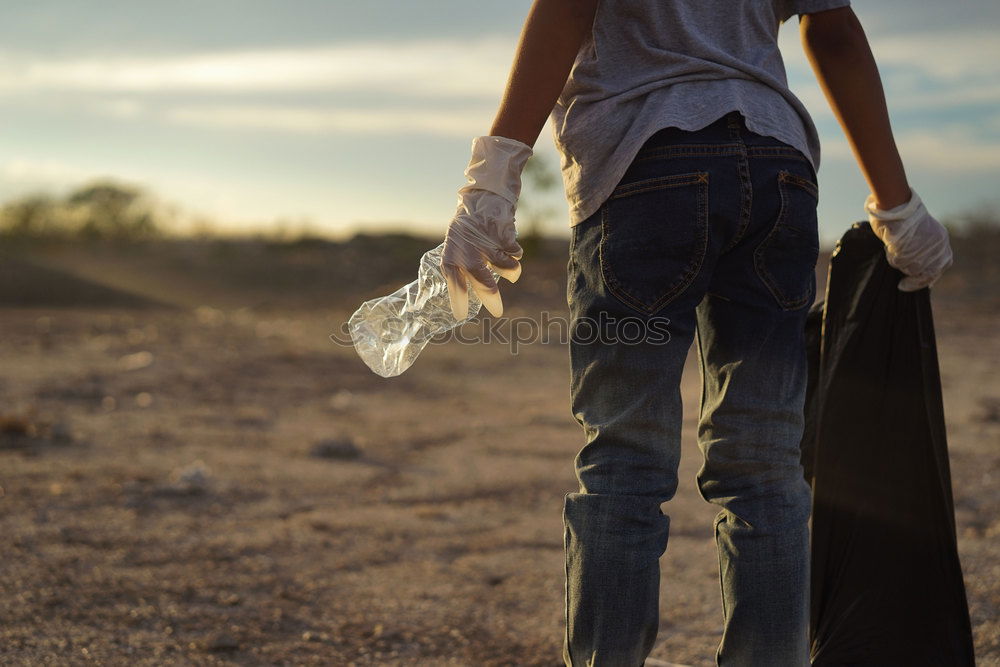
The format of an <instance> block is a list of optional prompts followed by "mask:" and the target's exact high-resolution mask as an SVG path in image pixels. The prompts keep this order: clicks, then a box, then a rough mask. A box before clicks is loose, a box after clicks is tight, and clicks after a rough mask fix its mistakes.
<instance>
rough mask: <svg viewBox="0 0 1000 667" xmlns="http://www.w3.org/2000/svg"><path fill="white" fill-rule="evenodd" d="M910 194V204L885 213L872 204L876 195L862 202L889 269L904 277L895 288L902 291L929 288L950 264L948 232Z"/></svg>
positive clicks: (921, 203)
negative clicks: (897, 270)
mask: <svg viewBox="0 0 1000 667" xmlns="http://www.w3.org/2000/svg"><path fill="white" fill-rule="evenodd" d="M910 195H911V197H910V201H908V202H906V203H905V204H900V205H899V206H896V207H894V208H891V209H889V210H887V211H883V210H882V209H880V208H878V207H877V206H876V205H875V195H872V194H869V195H868V197H867V198H866V199H865V211H866V212H867V213H868V222H869V223H870V224H871V227H872V231H874V232H875V234H876V235H878V237H879V238H880V239H882V242H883V243H885V256H886V259H887V260H888V261H889V266H892V267H893V268H896V269H899V270H900V271H902V272H903V273H905V274H906V277H905V278H903V279H902V280H900V281H899V285H898V287H899V289H900V290H902V291H904V292H914V291H916V290H918V289H921V288H923V287H930V286H931V285H933V284H934V283H935V282H936V281H937V279H938V278H940V277H941V274H942V273H943V272H944V270H945V269H947V268H948V267H949V266H951V265H952V253H951V243H949V241H948V230H947V229H945V227H944V225H942V224H941V223H940V222H938V221H937V220H936V219H935V218H934V217H933V216H932V215H931V214H930V213H929V212H928V211H927V207H925V206H924V203H923V202H922V201H921V200H920V197H919V196H918V195H917V193H916V191H915V190H914V189H913V188H912V187H911V188H910Z"/></svg>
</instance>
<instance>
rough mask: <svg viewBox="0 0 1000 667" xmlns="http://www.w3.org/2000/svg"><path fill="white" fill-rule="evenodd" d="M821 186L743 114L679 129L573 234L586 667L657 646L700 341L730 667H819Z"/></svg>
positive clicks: (573, 661)
mask: <svg viewBox="0 0 1000 667" xmlns="http://www.w3.org/2000/svg"><path fill="white" fill-rule="evenodd" d="M817 202H818V190H817V185H816V174H815V172H814V171H813V168H812V165H811V164H810V163H809V162H808V161H807V160H806V158H805V156H804V155H803V154H802V153H801V152H800V151H798V150H797V149H795V148H793V147H792V146H790V145H788V144H785V143H783V142H781V141H779V140H777V139H774V138H772V137H767V136H763V135H759V134H756V133H753V132H750V131H749V130H748V129H747V128H746V126H745V124H744V123H743V118H742V116H741V115H740V114H739V113H738V112H730V113H728V114H726V115H725V116H723V117H721V118H720V119H719V120H717V121H715V122H714V123H712V124H711V125H709V126H707V127H705V128H702V129H700V130H697V131H694V132H689V131H684V130H681V129H679V128H665V129H663V130H661V131H659V132H658V133H657V134H655V135H654V136H653V137H651V138H650V139H649V141H648V142H646V144H645V145H644V146H643V147H642V149H641V150H640V151H639V153H638V155H637V156H636V158H635V160H634V161H633V163H632V164H631V166H630V167H629V169H628V171H627V172H626V173H625V175H624V177H623V178H622V180H621V182H620V183H619V184H618V186H617V188H616V189H615V190H614V192H613V193H612V194H611V195H610V197H609V198H608V199H607V200H606V201H605V202H604V203H603V204H602V206H601V207H600V209H599V210H598V211H597V212H596V213H594V215H592V216H591V217H590V218H588V219H587V220H584V221H583V222H581V223H579V224H578V225H577V226H575V227H574V228H573V229H572V238H571V245H570V258H569V264H568V267H567V269H568V278H569V282H568V285H567V300H568V303H569V307H570V315H571V327H570V331H571V334H572V335H571V341H570V366H571V371H572V375H571V395H572V409H573V413H574V416H575V417H576V419H577V421H578V422H579V423H580V425H581V426H582V427H583V429H584V434H585V440H586V444H585V445H584V446H583V448H582V449H581V450H580V451H579V453H578V454H577V456H576V458H575V461H574V466H575V471H576V476H577V478H578V480H579V483H580V488H579V492H576V493H567V494H566V496H565V499H564V508H563V524H564V528H565V530H564V543H565V555H566V588H565V590H566V600H565V603H566V619H565V620H566V634H565V637H564V646H563V660H564V661H565V663H566V664H567V665H570V666H571V667H573V666H577V667H584V666H588V667H589V666H600V667H619V666H621V667H639V666H640V665H642V664H643V663H644V661H645V659H646V656H647V655H648V654H649V652H650V651H651V650H652V648H653V643H654V641H655V640H656V635H657V630H658V626H659V592H660V566H659V559H660V557H661V556H662V555H663V554H664V552H665V551H666V547H667V537H668V535H669V532H670V517H669V515H667V514H664V513H663V512H662V511H661V509H660V505H661V503H664V502H667V501H669V500H670V499H671V498H673V496H674V493H675V491H676V490H677V468H678V463H679V460H680V456H681V423H682V419H681V409H682V406H681V394H680V379H681V369H682V367H683V365H684V360H685V357H686V355H687V352H688V350H689V348H690V346H691V343H692V342H693V341H694V340H697V344H698V355H699V368H700V371H701V380H702V391H701V400H700V404H699V421H698V445H699V448H700V449H701V452H702V454H703V456H704V462H703V465H702V466H701V469H700V471H699V472H698V475H697V483H698V489H699V492H700V493H701V496H702V497H703V498H704V499H705V500H706V501H708V502H711V503H714V504H716V505H718V506H719V507H720V508H721V509H720V511H719V513H718V516H717V518H716V520H715V540H716V544H717V547H718V555H719V578H720V583H721V589H722V612H723V636H722V641H721V643H720V645H719V647H718V650H717V653H716V660H717V664H719V665H723V666H726V667H729V666H733V667H769V666H772V665H773V666H774V667H797V666H799V665H809V642H808V635H809V526H808V521H809V516H810V510H811V489H810V487H809V485H808V484H807V482H806V481H805V478H804V476H803V470H802V465H801V462H800V449H799V446H800V440H801V437H802V432H803V408H804V401H805V390H806V348H805V338H804V330H805V318H806V314H807V312H808V310H809V307H810V305H811V304H812V303H813V300H814V298H815V293H816V282H815V273H814V270H815V266H816V260H817V256H818V253H819V235H818V229H817V218H816V205H817Z"/></svg>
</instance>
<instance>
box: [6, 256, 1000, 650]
mask: <svg viewBox="0 0 1000 667" xmlns="http://www.w3.org/2000/svg"><path fill="white" fill-rule="evenodd" d="M109 252H111V251H101V252H97V251H95V252H94V253H90V254H89V255H87V254H86V253H75V254H73V255H72V258H70V255H69V254H68V253H61V254H60V253H54V254H50V255H48V260H47V261H49V265H50V266H51V264H52V262H55V261H56V260H55V259H53V258H61V259H60V260H59V261H61V262H62V264H63V266H64V268H66V269H67V271H69V270H70V269H71V270H72V274H70V273H67V274H66V275H72V276H73V278H74V280H77V279H78V280H79V281H83V280H84V279H91V280H94V281H99V279H100V278H102V277H103V282H104V283H109V284H113V285H114V289H115V290H120V289H123V288H124V287H127V286H129V285H132V286H133V287H135V290H134V291H136V292H138V293H140V294H143V295H145V296H147V297H149V296H151V295H153V294H154V293H155V294H156V295H157V296H158V297H161V299H160V300H161V301H162V302H165V303H167V304H169V306H170V307H154V306H153V305H152V304H150V303H148V302H144V301H143V299H142V298H139V299H137V300H135V302H134V303H133V302H129V301H128V299H126V300H125V301H124V302H123V301H121V300H120V299H118V300H117V302H116V299H115V298H111V296H109V295H110V294H111V293H110V292H109V293H108V294H104V293H100V290H98V293H95V294H96V296H95V295H94V294H91V296H90V297H88V298H87V299H81V300H83V301H88V305H86V306H84V307H81V306H78V305H72V304H69V305H66V304H63V305H61V306H60V307H54V306H51V305H45V304H44V303H42V304H41V305H38V304H36V305H32V304H31V303H20V304H18V305H17V306H16V307H15V306H14V305H10V304H12V303H15V302H17V299H15V298H13V297H12V296H11V293H10V290H8V294H7V298H6V301H7V303H8V305H7V306H6V307H2V306H0V401H2V403H0V415H3V421H0V489H2V495H0V531H2V535H3V540H2V543H0V544H2V546H0V549H2V553H0V591H2V595H0V663H2V664H4V665H8V664H9V665H29V664H30V665H75V664H81V665H83V664H104V665H154V664H155V665H167V664H198V665H215V664H241V665H243V664H245V665H271V664H303V665H307V664H313V665H350V664H356V665H545V666H550V667H554V666H556V665H560V664H562V663H561V661H560V658H559V651H560V646H561V641H562V634H563V628H564V625H563V567H564V561H563V551H562V524H561V510H562V498H563V494H565V493H566V492H568V491H573V490H576V480H575V477H574V472H573V467H572V463H573V457H574V456H575V454H576V452H577V451H578V450H579V448H580V447H581V446H582V433H581V431H580V429H579V427H578V426H577V424H576V423H575V422H574V421H573V419H572V416H571V415H570V410H569V391H568V381H569V370H568V361H567V348H566V346H565V345H561V344H559V343H552V344H548V345H545V344H541V343H534V344H528V345H524V346H522V347H521V348H520V349H519V350H518V353H517V354H516V355H512V354H511V352H510V350H509V346H508V345H505V344H503V343H502V342H494V343H491V344H479V345H463V344H458V343H455V342H452V343H449V344H447V345H431V346H429V347H428V348H427V349H426V350H425V351H424V353H423V354H422V356H421V357H420V359H419V360H418V361H417V363H416V365H415V366H414V367H413V368H412V369H410V370H409V371H408V372H407V373H406V374H404V375H403V376H400V377H398V378H394V379H391V380H385V379H382V378H379V377H377V376H375V375H373V374H372V373H371V372H370V371H368V369H367V368H366V367H365V366H364V365H363V364H362V363H361V362H360V360H359V359H358V358H357V357H356V356H355V353H354V351H353V349H352V348H349V347H344V346H338V345H335V344H334V343H333V342H332V341H331V340H329V339H328V334H329V333H331V332H332V331H335V330H337V329H338V328H339V327H340V325H341V324H342V323H343V322H344V320H345V319H346V318H347V316H348V315H349V314H350V311H351V308H349V307H348V306H347V304H350V303H357V302H359V301H360V298H358V295H361V296H363V297H364V298H371V297H374V296H377V295H378V294H380V293H385V292H387V291H388V290H385V289H381V287H382V286H381V285H380V286H373V284H369V285H367V286H365V287H363V288H359V289H358V290H356V292H350V293H348V294H346V296H345V295H344V294H343V293H342V294H340V296H339V297H338V298H337V299H333V298H331V299H330V300H329V303H332V304H333V305H328V303H324V302H323V301H322V299H320V298H312V299H304V298H296V296H295V295H294V294H291V293H290V296H289V298H288V299H287V303H284V304H283V303H282V300H281V299H280V298H275V299H270V298H269V299H268V300H261V299H257V300H256V301H255V300H254V299H249V298H247V297H246V294H247V292H239V291H236V290H230V291H228V292H227V291H226V290H225V289H223V288H221V287H219V282H218V281H212V283H211V284H209V283H206V284H205V285H204V290H202V291H199V289H198V288H197V284H196V283H197V280H195V278H193V277H192V276H196V275H197V271H195V270H194V269H192V268H191V264H190V263H189V264H184V263H177V262H173V261H169V262H168V261H163V262H160V263H156V262H143V261H142V259H141V257H139V258H137V257H136V256H135V255H134V254H129V255H128V257H127V258H126V259H123V260H122V261H120V262H117V263H115V262H110V261H109V259H108V257H109V256H108V255H107V253H109ZM310 252H311V251H310ZM102 253H103V254H102ZM81 257H82V258H81ZM87 257H90V260H88V259H87ZM300 259H301V258H300ZM39 261H40V262H41V260H39ZM192 261H194V260H192ZM282 261H285V260H282ZM302 261H305V260H302ZM993 261H994V262H995V255H994V260H993ZM88 262H89V263H88ZM195 263H197V262H195ZM8 266H10V264H9V263H8ZM32 266H34V265H32ZM407 266H415V263H412V262H411V263H408V264H407ZM67 267H68V268H67ZM143 267H146V270H143ZM22 268H23V267H22ZM25 270H26V269H25ZM258 270H259V271H260V272H261V274H262V275H264V276H266V275H267V272H268V270H269V268H268V267H267V266H259V267H258ZM562 270H563V262H562V260H561V259H560V258H559V257H558V256H556V257H555V258H554V259H552V260H551V261H549V262H548V263H547V264H545V263H542V262H541V261H539V263H538V264H537V268H536V271H535V273H534V274H532V271H531V267H530V266H529V265H528V264H526V266H525V274H524V279H523V281H522V283H519V284H518V285H517V286H513V287H512V286H508V287H507V288H506V289H505V301H506V303H507V304H508V312H507V313H506V315H507V316H509V317H517V316H522V315H523V316H527V315H537V313H538V312H539V310H540V309H542V308H544V309H547V310H551V311H553V314H554V315H560V314H562V315H564V314H565V313H564V307H565V304H564V301H563V298H564V297H563V294H564V292H563V291H562V289H563V283H561V282H560V281H561V280H562ZM971 270H972V269H970V271H971ZM976 270H978V269H976ZM408 272H409V271H407V273H408ZM822 272H823V267H820V273H821V274H822ZM0 274H2V272H0ZM18 275H24V272H23V271H22V270H21V269H19V270H18ZM324 275H325V274H324ZM533 275H534V282H531V281H532V278H533ZM973 275H974V274H973V273H968V272H962V271H960V270H956V271H955V272H954V275H953V276H951V277H949V281H945V282H942V284H941V285H940V287H935V290H936V291H935V294H934V308H935V317H936V324H937V335H938V339H939V341H938V342H939V354H940V361H941V368H942V377H943V384H944V395H945V409H946V414H947V418H948V434H949V445H950V454H951V464H952V474H953V483H954V489H955V502H956V516H957V521H958V534H959V549H960V555H961V559H962V564H963V570H964V573H965V581H966V585H967V589H968V596H969V600H970V606H971V613H972V619H973V626H974V632H975V641H976V652H977V657H978V664H980V665H996V664H1000V625H998V622H997V610H998V603H1000V565H998V563H1000V560H998V558H997V556H998V555H1000V544H998V540H997V538H998V535H1000V519H998V516H1000V514H998V510H1000V492H998V487H997V484H996V481H997V477H998V475H1000V450H998V448H997V443H998V436H1000V385H998V382H997V377H998V371H1000V338H998V336H997V335H996V331H997V325H998V324H1000V317H998V314H997V313H998V309H997V302H996V300H995V298H994V297H988V298H987V297H985V296H983V294H982V293H980V292H976V291H975V289H974V284H978V283H975V281H974V280H973V278H972V276H973ZM975 275H978V274H975ZM0 277H2V275H0ZM262 280H263V279H262ZM393 281H395V278H394V279H393ZM376 282H377V281H376ZM395 282H398V281H395ZM395 282H388V283H386V284H387V285H392V284H395ZM58 287H59V286H58V284H57V283H53V285H51V286H49V287H48V288H46V289H47V293H49V295H50V297H51V296H52V294H53V293H54V292H52V290H57V289H58ZM19 289H20V288H19ZM88 289H90V288H88ZM95 289H96V288H95ZM280 289H281V290H284V289H287V287H281V288H280ZM327 289H329V288H327ZM977 289H978V288H977ZM303 290H304V291H305V292H308V294H313V293H315V294H317V295H321V294H322V293H323V289H317V288H316V286H315V285H314V284H311V286H310V287H308V288H303ZM310 290H313V291H310ZM342 292H343V290H342ZM255 293H257V294H259V293H260V292H255ZM276 293H279V294H280V290H278V292H276ZM302 293H303V291H302V290H299V291H298V296H299V297H301V295H302ZM88 294H90V293H89V292H88ZM991 294H994V295H995V292H992V293H991ZM15 296H16V295H15ZM52 298H53V299H55V297H52ZM56 300H58V299H56ZM41 301H43V302H44V301H45V299H41ZM69 301H72V299H69ZM2 303H4V296H3V293H2V290H0V304H2ZM102 303H103V304H108V303H110V304H113V305H102ZM123 303H124V305H122V304H123ZM247 304H249V305H247ZM698 394H699V378H698V374H697V365H696V363H695V359H694V358H693V357H690V358H689V360H688V367H687V370H686V373H685V377H684V381H683V397H684V401H685V413H686V414H685V421H684V428H685V431H684V438H685V440H684V447H685V456H684V458H683V460H682V463H681V486H680V489H679V491H678V493H677V496H676V498H675V499H674V500H672V501H671V502H670V503H668V504H667V505H665V506H664V511H665V512H666V513H667V514H669V515H670V516H671V518H672V522H671V536H670V542H669V545H668V549H667V553H666V554H665V556H664V558H663V560H662V561H661V567H662V575H663V576H662V591H661V625H660V633H659V640H658V644H657V646H656V648H655V649H654V651H653V653H652V657H657V658H662V659H667V660H670V661H673V662H679V663H684V664H688V665H698V666H702V665H712V664H714V659H713V656H714V652H715V648H716V645H717V642H718V640H719V637H720V626H721V603H720V594H719V584H718V574H717V567H718V564H717V558H716V554H715V545H714V542H713V539H712V520H713V518H714V516H715V513H716V508H714V507H713V506H711V505H709V504H707V503H705V502H704V501H703V500H702V499H701V498H700V497H699V495H698V493H697V489H696V487H695V483H694V477H695V473H696V471H697V469H698V467H699V465H700V456H701V455H700V452H699V450H698V448H697V443H696V441H695V421H694V417H695V415H696V411H697V405H698Z"/></svg>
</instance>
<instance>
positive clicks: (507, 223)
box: [441, 136, 532, 321]
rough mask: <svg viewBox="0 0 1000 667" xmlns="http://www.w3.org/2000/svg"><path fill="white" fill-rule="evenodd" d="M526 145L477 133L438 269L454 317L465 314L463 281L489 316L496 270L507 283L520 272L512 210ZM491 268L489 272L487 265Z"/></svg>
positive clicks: (496, 309)
mask: <svg viewBox="0 0 1000 667" xmlns="http://www.w3.org/2000/svg"><path fill="white" fill-rule="evenodd" d="M531 155H532V150H531V147H530V146H528V145H527V144H524V143H522V142H520V141H517V140H515V139H508V138H507V137H492V136H491V137H476V138H475V139H473V140H472V159H471V160H470V161H469V166H468V167H467V168H466V170H465V176H466V178H467V179H468V182H467V183H466V184H465V185H463V186H462V187H461V188H459V190H458V208H457V210H456V212H455V217H454V218H453V219H452V221H451V224H450V225H449V226H448V233H447V235H446V236H445V240H444V251H443V252H442V253H441V270H442V272H443V273H444V277H445V280H446V281H447V282H448V296H449V298H450V300H451V310H452V313H454V315H455V319H457V320H459V321H461V320H463V319H465V318H466V317H467V316H468V314H469V292H468V284H469V283H471V284H472V289H474V290H475V291H476V296H478V297H479V300H480V301H482V303H483V305H484V306H485V307H486V310H488V311H489V312H490V313H491V314H492V315H493V316H494V317H499V316H500V315H502V314H503V302H502V301H501V300H500V288H499V286H498V285H497V281H496V278H494V276H493V271H495V272H496V273H497V274H499V275H500V276H502V277H504V278H506V279H507V280H509V281H510V282H516V281H517V279H518V278H519V277H520V275H521V262H519V261H518V260H520V259H521V255H522V254H523V250H522V249H521V246H520V245H519V244H518V242H517V231H516V229H515V228H514V209H515V208H516V207H517V198H518V197H519V196H520V194H521V171H522V170H523V169H524V165H525V163H526V162H527V161H528V158H529V157H531ZM491 268H492V270H493V271H491V270H490V269H491Z"/></svg>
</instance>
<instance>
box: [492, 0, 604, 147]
mask: <svg viewBox="0 0 1000 667" xmlns="http://www.w3.org/2000/svg"><path fill="white" fill-rule="evenodd" d="M596 10H597V0H535V2H534V4H532V6H531V10H530V11H529V12H528V18H527V19H526V20H525V23H524V28H523V29H522V31H521V38H520V40H519V41H518V45H517V51H516V53H515V55H514V63H513V65H512V66H511V71H510V76H509V77H508V79H507V88H506V90H505V91H504V95H503V99H502V101H501V102H500V108H499V109H498V111H497V115H496V118H495V119H494V121H493V126H492V128H491V129H490V135H492V136H500V137H507V138H510V139H516V140H518V141H521V142H523V143H525V144H527V145H528V146H534V144H535V141H536V140H537V139H538V135H539V134H540V133H541V131H542V127H543V126H544V125H545V120H546V119H547V118H548V116H549V113H551V111H552V107H553V106H554V105H555V103H556V100H557V99H558V98H559V93H561V92H562V89H563V87H564V86H565V85H566V79H567V77H568V76H569V71H570V68H572V66H573V62H574V61H575V60H576V55H577V53H578V52H579V50H580V46H581V45H582V44H583V41H584V39H585V38H586V36H587V35H588V34H589V32H590V30H591V27H592V26H593V23H594V14H595V12H596Z"/></svg>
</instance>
